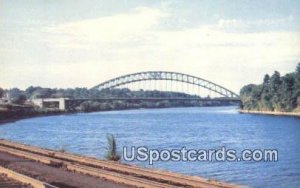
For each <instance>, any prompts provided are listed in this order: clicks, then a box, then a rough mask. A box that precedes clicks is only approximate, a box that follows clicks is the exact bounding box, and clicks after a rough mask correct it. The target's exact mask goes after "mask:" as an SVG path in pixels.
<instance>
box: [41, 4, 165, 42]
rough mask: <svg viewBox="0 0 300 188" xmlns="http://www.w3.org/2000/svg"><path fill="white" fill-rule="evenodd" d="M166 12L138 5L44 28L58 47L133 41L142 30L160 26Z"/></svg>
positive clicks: (50, 40)
mask: <svg viewBox="0 0 300 188" xmlns="http://www.w3.org/2000/svg"><path fill="white" fill-rule="evenodd" d="M166 16H168V15H167V14H166V13H165V12H162V11H160V10H159V9H150V8H145V7H139V8H135V9H133V10H132V11H130V12H128V13H123V14H117V15H113V16H108V17H100V18H96V19H90V20H83V21H77V22H72V23H66V24H61V25H54V26H51V27H47V28H44V32H46V33H48V34H50V35H52V37H51V38H50V39H49V40H48V41H47V42H50V43H51V44H52V45H55V46H56V47H67V48H72V47H75V48H76V47H79V46H80V45H88V46H89V45H91V46H93V45H95V44H98V45H101V44H102V43H114V42H117V43H121V42H126V41H131V42H132V41H134V40H135V39H138V38H139V37H141V35H140V34H141V33H142V32H146V31H147V30H149V29H153V28H155V27H157V26H158V24H159V21H160V19H161V18H163V17H166ZM86 47H87V46H86Z"/></svg>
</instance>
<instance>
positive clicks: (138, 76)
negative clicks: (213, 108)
mask: <svg viewBox="0 0 300 188" xmlns="http://www.w3.org/2000/svg"><path fill="white" fill-rule="evenodd" d="M147 80H171V81H177V82H183V83H187V84H192V85H196V86H198V87H202V88H205V89H208V90H210V91H213V92H215V93H218V94H219V95H221V96H223V97H227V98H236V99H238V98H239V95H238V94H236V93H234V92H233V91H230V90H229V89H227V88H225V87H222V86H220V85H218V84H216V83H213V82H210V81H208V80H205V79H203V78H199V77H196V76H192V75H188V74H183V73H178V72H167V71H147V72H137V73H133V74H127V75H123V76H120V77H116V78H113V79H111V80H108V81H106V82H103V83H101V84H99V85H96V86H94V87H93V88H91V89H99V90H102V89H112V88H115V87H118V86H122V85H126V84H130V83H133V82H141V81H147Z"/></svg>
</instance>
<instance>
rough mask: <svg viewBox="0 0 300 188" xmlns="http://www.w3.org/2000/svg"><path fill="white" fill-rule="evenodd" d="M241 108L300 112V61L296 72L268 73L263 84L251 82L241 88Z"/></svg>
mask: <svg viewBox="0 0 300 188" xmlns="http://www.w3.org/2000/svg"><path fill="white" fill-rule="evenodd" d="M240 97H241V109H244V110H259V111H279V112H300V63H298V65H297V67H296V70H295V71H294V72H291V73H288V74H286V75H284V76H281V75H280V73H279V72H278V71H275V72H274V73H273V75H271V76H270V75H268V74H266V75H265V76H264V79H263V82H262V84H258V85H255V84H249V85H246V86H244V87H243V88H242V89H241V90H240Z"/></svg>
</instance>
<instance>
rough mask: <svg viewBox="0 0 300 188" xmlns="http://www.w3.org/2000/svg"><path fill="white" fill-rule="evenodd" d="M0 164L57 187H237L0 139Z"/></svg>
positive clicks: (196, 177)
mask: <svg viewBox="0 0 300 188" xmlns="http://www.w3.org/2000/svg"><path fill="white" fill-rule="evenodd" d="M0 166H5V168H8V169H11V170H13V171H16V172H18V173H20V174H25V175H26V176H29V177H34V178H36V179H38V180H41V181H44V182H46V183H49V184H51V185H54V186H58V187H72V188H75V187H76V188H77V187H78V188H80V187H95V188H96V187H120V188H121V187H122V188H123V187H124V188H125V187H145V188H155V187H157V188H158V187H166V188H167V187H211V188H221V187H228V188H231V187H232V188H233V187H241V186H239V185H235V184H230V183H223V182H219V181H215V180H208V179H204V178H202V177H198V176H188V175H182V174H178V173H173V172H169V171H163V170H154V169H150V168H142V167H137V166H133V165H128V164H122V163H119V162H113V161H105V160H99V159H96V158H90V157H84V156H80V155H75V154H70V153H65V152H59V151H54V150H49V149H42V148H38V147H33V146H29V145H24V144H19V143H15V142H11V141H7V140H0Z"/></svg>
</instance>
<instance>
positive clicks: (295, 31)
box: [0, 0, 300, 92]
mask: <svg viewBox="0 0 300 188" xmlns="http://www.w3.org/2000/svg"><path fill="white" fill-rule="evenodd" d="M298 62H300V1H299V0H264V1H261V0H214V1H211V0H190V1H184V0H181V1H180V0H166V1H155V0H148V1H145V0H106V1H101V0H89V1H83V0H82V1H78V0H70V1H68V0H60V1H51V0H36V1H33V0H28V1H17V0H7V1H4V0H0V87H3V88H13V87H18V88H21V89H25V88H27V87H29V86H31V85H33V86H42V87H51V88H73V87H87V88H90V87H93V86H95V85H97V84H99V83H101V82H104V81H106V80H108V79H111V78H114V77H117V76H121V75H124V74H129V73H135V72H140V71H175V72H181V73H186V74H191V75H194V76H198V77H200V78H204V79H207V80H210V81H212V82H215V83H217V84H220V85H222V86H224V87H226V88H229V89H231V90H233V91H235V92H239V90H240V88H241V87H242V86H243V85H245V84H249V83H256V84H257V83H260V82H261V81H262V79H263V76H264V74H266V73H269V74H272V73H273V72H274V70H278V71H280V72H281V74H285V73H288V72H292V71H294V70H295V67H296V65H297V63H298Z"/></svg>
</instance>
